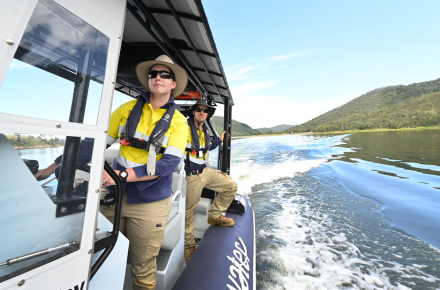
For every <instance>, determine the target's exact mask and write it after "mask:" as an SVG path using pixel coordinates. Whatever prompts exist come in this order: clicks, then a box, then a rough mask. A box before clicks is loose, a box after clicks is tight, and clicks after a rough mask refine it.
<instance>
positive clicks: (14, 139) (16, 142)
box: [6, 133, 65, 148]
mask: <svg viewBox="0 0 440 290" xmlns="http://www.w3.org/2000/svg"><path fill="white" fill-rule="evenodd" d="M6 137H7V138H8V140H9V142H11V144H12V146H14V147H15V148H17V147H18V148H20V147H22V148H32V147H56V146H64V142H65V140H64V139H59V138H58V137H53V138H52V136H49V139H47V138H46V135H42V134H41V135H39V136H37V137H35V136H32V135H22V134H17V133H16V134H14V135H6Z"/></svg>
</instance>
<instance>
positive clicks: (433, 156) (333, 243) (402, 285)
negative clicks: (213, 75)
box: [19, 130, 440, 289]
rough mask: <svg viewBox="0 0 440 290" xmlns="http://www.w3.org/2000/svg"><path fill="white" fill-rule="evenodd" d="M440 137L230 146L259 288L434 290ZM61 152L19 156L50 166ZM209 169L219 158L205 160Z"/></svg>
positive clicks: (439, 241)
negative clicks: (250, 222)
mask: <svg viewBox="0 0 440 290" xmlns="http://www.w3.org/2000/svg"><path fill="white" fill-rule="evenodd" d="M439 140H440V130H427V131H401V132H381V133H379V132H377V133H359V134H351V135H348V134H347V135H334V136H330V135H302V136H300V135H294V136H276V137H275V136H274V137H255V138H244V139H238V140H233V142H232V148H233V150H232V158H231V160H232V161H231V175H232V177H233V178H234V179H235V180H237V183H238V185H239V193H241V194H244V195H246V196H248V197H249V199H250V201H251V203H252V205H253V207H254V210H255V217H256V234H257V289H440V286H439V285H440V251H439V249H440V152H439V150H438V148H439V145H440V144H439ZM62 151H63V148H62V147H58V148H39V149H24V150H20V151H19V152H20V155H21V157H22V158H28V159H37V160H39V161H40V168H44V167H46V166H47V165H49V164H51V163H52V162H53V160H54V159H55V158H56V157H57V156H58V155H60V154H61V153H62ZM210 159H211V160H212V162H211V163H212V165H213V164H215V159H216V154H215V153H214V152H213V154H211V158H210Z"/></svg>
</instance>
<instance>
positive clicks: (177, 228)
mask: <svg viewBox="0 0 440 290" xmlns="http://www.w3.org/2000/svg"><path fill="white" fill-rule="evenodd" d="M182 164H183V162H182V161H181V162H180V163H179V165H178V166H177V168H176V170H175V171H174V172H173V185H172V190H173V195H174V194H175V193H176V192H177V191H182V182H186V180H184V176H183V175H182V174H179V172H180V171H181V168H182ZM180 198H184V197H182V194H181V196H180ZM181 230H182V213H179V210H178V207H177V205H173V206H172V208H171V211H170V216H169V217H168V224H167V227H166V229H165V234H164V236H163V241H162V246H161V247H160V248H161V249H164V250H172V249H174V247H175V246H176V245H177V243H178V242H179V240H180V235H181Z"/></svg>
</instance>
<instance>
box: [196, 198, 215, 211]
mask: <svg viewBox="0 0 440 290" xmlns="http://www.w3.org/2000/svg"><path fill="white" fill-rule="evenodd" d="M211 203H212V199H210V198H205V197H202V198H200V202H199V203H198V204H197V206H196V208H195V209H194V213H200V214H204V215H208V210H209V208H210V207H211Z"/></svg>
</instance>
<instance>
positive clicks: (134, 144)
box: [130, 138, 150, 149]
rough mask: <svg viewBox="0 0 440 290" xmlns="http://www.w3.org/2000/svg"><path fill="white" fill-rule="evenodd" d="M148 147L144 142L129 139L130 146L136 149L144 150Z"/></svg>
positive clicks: (147, 143)
mask: <svg viewBox="0 0 440 290" xmlns="http://www.w3.org/2000/svg"><path fill="white" fill-rule="evenodd" d="M149 145H150V143H149V142H147V141H145V140H139V139H135V138H131V140H130V146H131V147H134V148H137V149H145V148H148V147H149Z"/></svg>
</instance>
